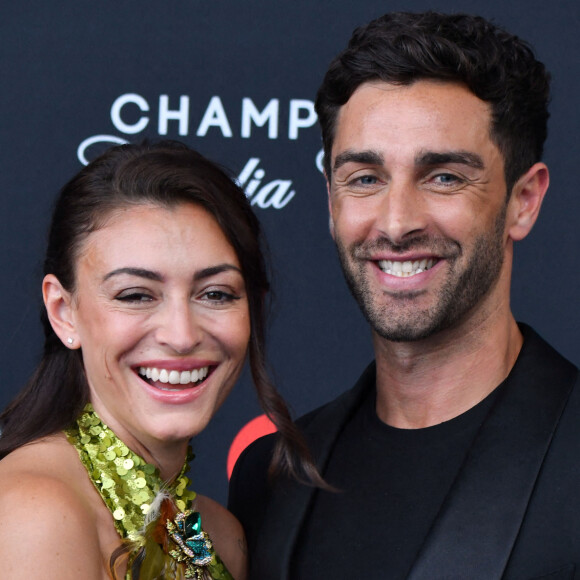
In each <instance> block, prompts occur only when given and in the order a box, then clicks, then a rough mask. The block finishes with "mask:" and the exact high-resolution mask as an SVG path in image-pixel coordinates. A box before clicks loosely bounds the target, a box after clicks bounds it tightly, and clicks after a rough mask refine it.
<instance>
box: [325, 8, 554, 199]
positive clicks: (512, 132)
mask: <svg viewBox="0 0 580 580" xmlns="http://www.w3.org/2000/svg"><path fill="white" fill-rule="evenodd" d="M377 80H379V81H384V82H387V83H392V84H396V85H411V84H413V83H414V82H415V81H417V80H440V81H448V82H458V83H463V84H464V85H466V86H467V87H468V88H469V90H470V91H471V92H472V93H473V94H474V95H476V96H477V97H478V98H480V99H481V100H482V101H485V102H487V103H489V104H490V106H491V115H492V123H491V139H492V140H493V142H494V143H495V144H496V145H497V146H498V148H499V150H500V151H501V153H502V155H503V158H504V165H505V180H506V184H507V190H508V192H511V189H512V187H513V185H514V183H515V182H516V181H517V179H518V178H519V177H520V176H521V175H523V174H524V173H525V172H526V171H527V170H528V169H529V168H530V167H531V166H532V165H533V164H534V163H536V162H537V161H539V160H540V159H541V157H542V151H543V146H544V141H545V140H546V135H547V121H548V116H549V113H548V110H547V105H548V100H549V81H550V76H549V74H548V72H547V71H546V69H545V67H544V65H543V64H542V63H541V62H539V61H538V60H536V58H535V56H534V53H533V51H532V49H531V47H530V46H529V45H528V44H527V43H526V42H524V41H522V40H520V39H519V38H518V37H517V36H514V35H512V34H509V33H507V32H506V31H505V30H503V29H501V28H499V27H498V26H495V25H494V24H491V23H490V22H488V21H487V20H485V19H484V18H481V17H479V16H469V15H466V14H454V15H448V14H437V13H434V12H426V13H422V14H412V13H406V12H396V13H392V14H385V15H384V16H381V17H380V18H377V19H376V20H373V21H372V22H370V23H369V24H367V25H366V26H361V27H359V28H357V29H356V30H355V31H354V33H353V35H352V38H351V39H350V42H349V44H348V47H347V48H346V50H344V51H343V52H341V53H340V54H339V55H338V56H337V57H336V58H335V59H334V60H333V61H332V63H331V64H330V67H329V69H328V72H327V73H326V76H325V77H324V80H323V82H322V86H321V87H320V89H319V91H318V95H317V98H316V112H317V113H318V118H319V121H320V125H321V128H322V139H323V146H324V167H325V171H326V174H327V176H328V177H329V178H330V175H331V173H330V171H331V166H330V158H331V150H332V144H333V141H334V136H335V131H336V118H337V114H338V110H339V108H340V107H341V106H342V105H344V104H345V103H346V102H347V101H348V100H349V99H350V97H351V96H352V94H353V93H354V91H355V90H356V89H357V88H358V87H359V86H360V85H362V84H363V83H366V82H369V81H377Z"/></svg>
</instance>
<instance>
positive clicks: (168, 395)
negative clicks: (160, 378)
mask: <svg viewBox="0 0 580 580" xmlns="http://www.w3.org/2000/svg"><path fill="white" fill-rule="evenodd" d="M137 376H138V377H139V379H140V380H141V384H142V385H143V388H144V389H145V390H146V391H147V392H148V394H149V396H150V397H151V398H153V399H155V400H157V401H159V402H161V403H167V404H171V405H182V404H186V403H190V402H191V401H194V400H195V399H197V398H198V397H199V396H201V395H202V394H203V392H204V391H205V387H206V386H207V384H208V379H209V378H210V376H211V373H210V374H209V375H208V376H207V377H206V378H205V380H204V381H203V382H202V383H200V384H198V385H195V384H193V383H191V384H190V385H170V384H165V383H159V384H160V385H161V384H162V385H163V388H157V387H156V386H155V384H151V383H148V382H147V381H146V380H145V379H144V378H143V377H141V376H139V375H137ZM169 389H171V390H169Z"/></svg>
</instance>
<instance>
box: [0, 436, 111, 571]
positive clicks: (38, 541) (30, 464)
mask: <svg viewBox="0 0 580 580" xmlns="http://www.w3.org/2000/svg"><path fill="white" fill-rule="evenodd" d="M67 446H68V448H67ZM71 450H72V451H73V453H76V450H75V449H74V448H72V447H71V446H70V445H68V443H67V442H66V440H65V439H64V437H62V438H61V437H60V436H51V437H47V438H45V439H42V440H39V441H36V442H33V443H30V444H28V445H25V446H23V447H21V448H19V449H16V450H15V451H13V452H12V453H10V454H9V455H8V456H6V457H5V458H4V459H3V460H2V461H0V561H2V565H3V570H9V571H10V574H8V577H10V578H11V579H12V578H14V579H18V578H30V577H35V576H37V575H38V572H39V569H40V567H41V568H42V576H43V578H51V579H52V578H63V579H64V578H68V577H70V578H76V577H78V573H79V571H81V570H82V571H83V574H84V572H85V571H87V572H88V573H87V574H85V575H84V576H83V577H85V578H92V577H94V578H100V577H101V575H100V574H99V575H97V571H99V572H100V570H102V563H101V555H100V550H99V538H98V533H97V529H96V527H95V526H94V525H87V522H91V521H94V517H93V516H94V514H93V512H92V508H91V503H90V499H89V498H87V495H86V493H85V492H83V481H82V479H81V478H80V472H79V471H78V466H80V467H81V468H82V464H81V463H80V461H79V460H78V456H77V458H76V461H75V455H74V454H71V453H70V451H71ZM85 478H86V475H85ZM32 555H34V557H31V556H32ZM5 566H6V568H5ZM93 569H94V570H95V575H94V576H91V573H90V570H93ZM67 570H70V576H68V575H67V574H68V572H67ZM75 574H77V575H76V576H75Z"/></svg>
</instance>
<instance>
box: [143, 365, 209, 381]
mask: <svg viewBox="0 0 580 580" xmlns="http://www.w3.org/2000/svg"><path fill="white" fill-rule="evenodd" d="M208 373H209V367H201V368H199V369H193V370H191V371H174V370H171V371H170V370H167V369H158V368H155V367H139V374H140V375H141V376H142V377H145V378H147V379H149V380H150V381H151V382H154V383H164V384H170V385H189V384H191V383H193V384H194V385H195V384H199V383H201V382H203V381H204V380H205V378H206V377H207V375H208Z"/></svg>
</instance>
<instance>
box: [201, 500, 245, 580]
mask: <svg viewBox="0 0 580 580" xmlns="http://www.w3.org/2000/svg"><path fill="white" fill-rule="evenodd" d="M196 509H197V511H199V513H200V514H201V521H202V526H203V529H204V531H206V532H207V533H208V534H209V536H210V538H211V540H212V543H213V545H214V548H215V551H216V552H217V554H218V555H219V557H220V558H221V559H222V561H223V562H224V564H225V565H226V567H227V568H228V570H229V571H230V573H231V574H232V576H233V577H234V578H235V579H236V580H243V579H244V578H246V577H247V566H248V556H247V549H246V537H245V535H244V530H243V528H242V525H241V524H240V522H239V521H238V520H237V519H236V517H235V516H234V515H233V514H232V513H230V512H229V511H228V510H227V509H226V508H224V507H223V506H222V505H221V504H219V503H218V502H217V501H215V500H213V499H211V498H209V497H207V496H204V495H199V494H198V496H197V498H196Z"/></svg>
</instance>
